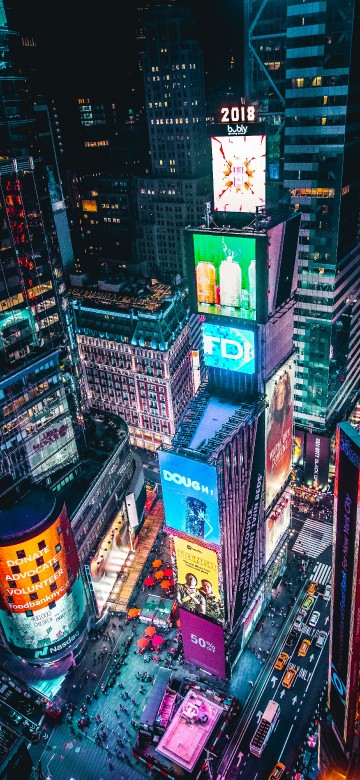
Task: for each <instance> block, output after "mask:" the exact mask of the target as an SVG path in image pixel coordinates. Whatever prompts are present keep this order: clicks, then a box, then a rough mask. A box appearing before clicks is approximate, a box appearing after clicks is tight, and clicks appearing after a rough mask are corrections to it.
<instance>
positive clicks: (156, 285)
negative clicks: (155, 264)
mask: <svg viewBox="0 0 360 780" xmlns="http://www.w3.org/2000/svg"><path fill="white" fill-rule="evenodd" d="M173 295H174V291H173V289H172V288H171V286H170V285H167V284H161V283H160V282H158V281H156V280H152V281H139V280H138V279H135V278H134V279H130V280H129V279H126V280H125V281H120V280H119V282H116V281H115V282H112V283H111V284H110V283H109V284H107V283H106V282H98V284H97V285H89V286H87V287H70V289H69V296H70V298H73V299H80V300H81V301H82V303H83V304H84V305H86V306H90V307H91V308H96V307H98V306H101V307H105V308H107V307H108V308H109V309H112V310H113V309H116V310H119V311H124V312H127V313H128V312H129V310H131V309H133V310H134V311H138V312H147V313H149V314H156V313H159V312H160V310H161V309H162V308H163V307H164V304H165V303H166V302H169V301H170V300H171V299H172V297H173Z"/></svg>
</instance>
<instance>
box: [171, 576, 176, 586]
mask: <svg viewBox="0 0 360 780" xmlns="http://www.w3.org/2000/svg"><path fill="white" fill-rule="evenodd" d="M170 585H175V580H174V577H170Z"/></svg>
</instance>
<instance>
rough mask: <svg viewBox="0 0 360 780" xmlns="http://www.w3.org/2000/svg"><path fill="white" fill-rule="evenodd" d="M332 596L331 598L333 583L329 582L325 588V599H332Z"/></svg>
mask: <svg viewBox="0 0 360 780" xmlns="http://www.w3.org/2000/svg"><path fill="white" fill-rule="evenodd" d="M330 598H331V585H330V583H328V585H326V588H325V590H324V595H323V599H325V601H330Z"/></svg>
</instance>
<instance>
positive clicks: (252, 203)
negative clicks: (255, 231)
mask: <svg viewBox="0 0 360 780" xmlns="http://www.w3.org/2000/svg"><path fill="white" fill-rule="evenodd" d="M211 153H212V170H213V187H214V211H226V212H229V213H235V212H236V213H237V212H239V211H242V212H246V213H254V212H255V211H256V207H257V206H264V205H265V170H266V139H265V136H264V135H234V136H231V135H230V136H221V137H219V136H213V137H212V139H211Z"/></svg>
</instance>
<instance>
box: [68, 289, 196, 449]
mask: <svg viewBox="0 0 360 780" xmlns="http://www.w3.org/2000/svg"><path fill="white" fill-rule="evenodd" d="M69 295H70V298H71V301H72V308H73V312H74V320H75V327H76V337H77V341H78V348H79V353H80V360H81V363H82V366H83V371H84V373H85V377H86V387H87V394H88V403H89V405H90V406H91V407H94V408H95V409H98V410H103V409H105V410H108V411H110V412H113V413H114V414H118V415H120V416H121V417H123V418H124V420H125V421H126V423H127V425H128V427H129V433H130V441H131V443H132V444H133V445H135V446H137V447H144V448H146V449H150V450H156V449H157V448H158V447H159V446H160V444H162V443H164V442H165V443H167V444H170V441H171V438H172V436H173V435H174V433H175V429H176V426H177V424H178V422H179V420H180V418H181V415H182V413H183V411H184V409H185V408H186V405H187V403H188V402H189V400H190V399H191V398H192V396H193V393H194V384H193V372H192V364H191V342H190V328H189V308H188V302H187V297H186V293H185V292H184V291H181V290H172V289H171V288H170V287H169V286H168V285H164V284H160V283H157V282H154V284H153V285H152V286H148V285H147V283H146V281H145V280H141V279H140V280H139V279H132V278H130V279H127V280H125V281H124V280H123V281H122V282H120V283H119V284H115V283H114V282H113V283H112V284H109V283H107V282H101V281H100V282H99V284H98V286H87V287H84V288H81V287H72V288H70V290H69Z"/></svg>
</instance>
